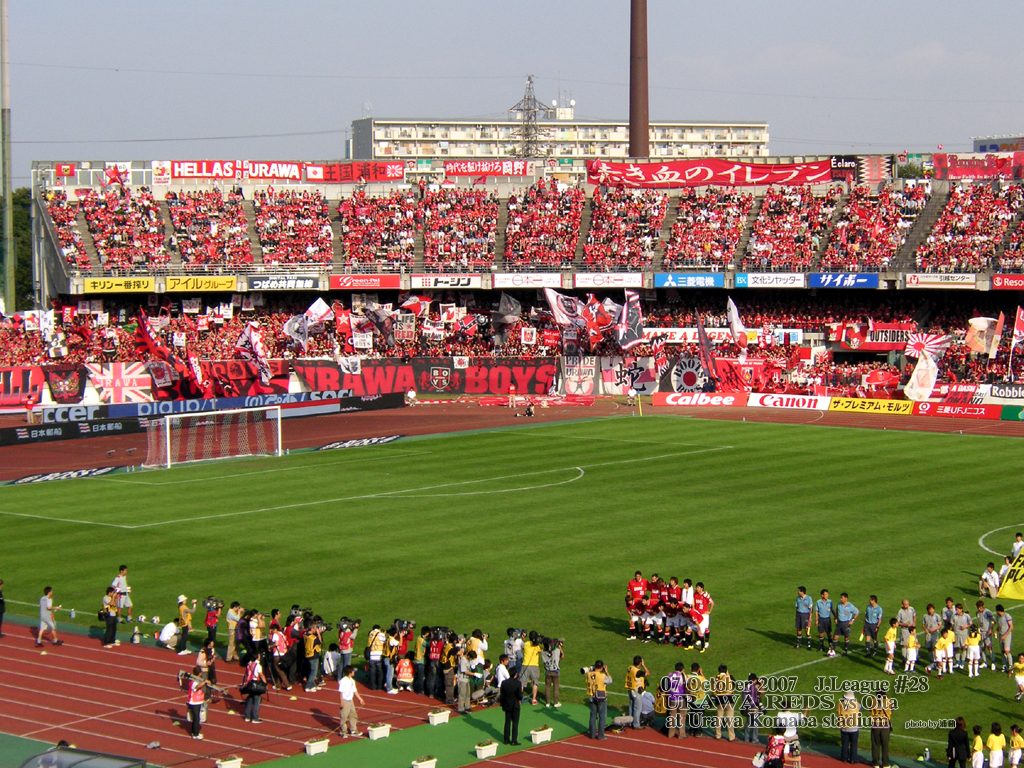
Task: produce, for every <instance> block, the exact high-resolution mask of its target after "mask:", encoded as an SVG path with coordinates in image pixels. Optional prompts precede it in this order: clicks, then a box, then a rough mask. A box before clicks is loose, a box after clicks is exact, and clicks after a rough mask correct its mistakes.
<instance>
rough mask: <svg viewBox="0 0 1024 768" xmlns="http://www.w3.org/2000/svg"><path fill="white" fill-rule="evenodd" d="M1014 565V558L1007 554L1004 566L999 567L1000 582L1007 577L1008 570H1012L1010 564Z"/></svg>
mask: <svg viewBox="0 0 1024 768" xmlns="http://www.w3.org/2000/svg"><path fill="white" fill-rule="evenodd" d="M1011 565H1013V558H1012V557H1010V556H1009V555H1007V556H1006V557H1004V558H1003V567H1002V568H1000V569H999V583H1000V584H1002V583H1003V579H1005V578H1006V572H1007V571H1009V570H1010V566H1011Z"/></svg>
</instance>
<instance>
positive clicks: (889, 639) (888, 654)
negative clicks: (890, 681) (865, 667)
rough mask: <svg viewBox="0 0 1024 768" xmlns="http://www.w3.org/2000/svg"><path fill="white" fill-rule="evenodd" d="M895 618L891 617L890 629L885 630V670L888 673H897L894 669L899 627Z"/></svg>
mask: <svg viewBox="0 0 1024 768" xmlns="http://www.w3.org/2000/svg"><path fill="white" fill-rule="evenodd" d="M896 625H897V621H896V619H895V618H893V619H889V629H887V630H886V632H885V667H884V669H883V671H884V672H885V673H886V674H887V675H895V674H896V673H895V672H893V671H892V662H893V658H894V657H895V656H896V638H897V637H898V636H899V632H900V630H899V628H898V627H897V626H896Z"/></svg>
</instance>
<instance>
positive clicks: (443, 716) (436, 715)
mask: <svg viewBox="0 0 1024 768" xmlns="http://www.w3.org/2000/svg"><path fill="white" fill-rule="evenodd" d="M451 714H452V713H451V712H450V711H449V710H445V711H444V712H429V713H427V719H428V720H429V721H430V724H431V725H442V724H443V723H447V722H448V718H449V717H451Z"/></svg>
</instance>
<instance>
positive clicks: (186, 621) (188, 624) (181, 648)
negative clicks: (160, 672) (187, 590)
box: [174, 595, 196, 656]
mask: <svg viewBox="0 0 1024 768" xmlns="http://www.w3.org/2000/svg"><path fill="white" fill-rule="evenodd" d="M195 610H196V601H195V600H194V599H193V600H192V608H191V609H190V608H189V607H188V598H187V597H185V596H184V595H178V626H179V627H181V635H180V636H179V637H178V645H177V647H176V648H175V649H174V650H176V651H177V652H178V655H179V656H188V654H189V651H188V648H187V647H186V646H187V645H188V633H189V632H191V631H192V614H193V613H195Z"/></svg>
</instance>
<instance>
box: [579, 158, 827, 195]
mask: <svg viewBox="0 0 1024 768" xmlns="http://www.w3.org/2000/svg"><path fill="white" fill-rule="evenodd" d="M831 179H832V165H831V162H830V161H829V160H820V161H816V162H813V163H785V164H768V163H737V162H732V161H730V160H716V159H706V160H673V161H670V162H667V163H613V162H609V161H606V160H590V161H588V162H587V181H588V182H589V183H590V184H597V185H604V186H608V187H665V188H670V189H675V188H678V187H704V186H708V185H712V184H713V185H715V186H719V187H752V186H761V187H763V186H768V185H769V184H793V185H798V186H803V185H805V184H828V183H829V181H831Z"/></svg>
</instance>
